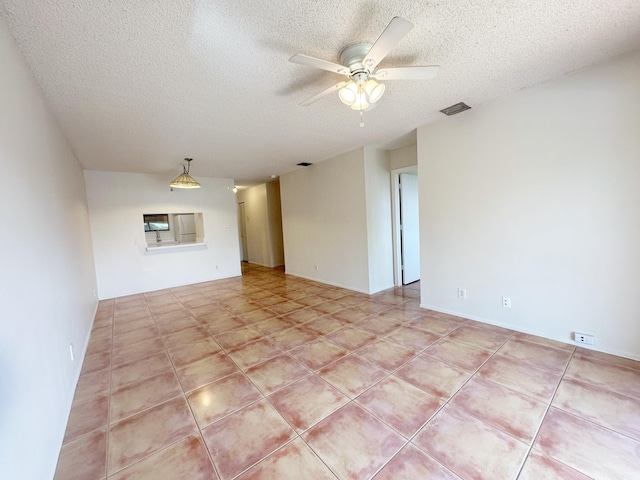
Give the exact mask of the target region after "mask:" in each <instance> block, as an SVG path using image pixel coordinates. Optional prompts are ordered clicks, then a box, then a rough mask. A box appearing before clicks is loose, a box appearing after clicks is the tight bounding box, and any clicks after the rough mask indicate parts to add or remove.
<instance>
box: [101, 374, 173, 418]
mask: <svg viewBox="0 0 640 480" xmlns="http://www.w3.org/2000/svg"><path fill="white" fill-rule="evenodd" d="M180 395H182V389H181V388H180V383H178V379H177V378H176V374H175V373H174V372H173V371H168V372H165V373H161V374H160V375H156V376H153V377H149V378H146V379H145V380H143V381H141V382H138V383H134V384H131V385H127V386H126V387H123V388H121V389H120V390H117V391H114V392H112V393H111V402H110V406H109V407H110V408H109V423H115V422H117V421H119V420H122V419H123V418H126V417H129V416H131V415H135V414H136V413H139V412H141V411H143V410H146V409H147V408H150V407H153V406H154V405H158V404H160V403H164V402H166V401H167V400H170V399H172V398H175V397H177V396H180Z"/></svg>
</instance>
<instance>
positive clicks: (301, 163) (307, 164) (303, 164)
mask: <svg viewBox="0 0 640 480" xmlns="http://www.w3.org/2000/svg"><path fill="white" fill-rule="evenodd" d="M309 165H313V163H307V162H300V163H298V166H299V167H308V166H309Z"/></svg>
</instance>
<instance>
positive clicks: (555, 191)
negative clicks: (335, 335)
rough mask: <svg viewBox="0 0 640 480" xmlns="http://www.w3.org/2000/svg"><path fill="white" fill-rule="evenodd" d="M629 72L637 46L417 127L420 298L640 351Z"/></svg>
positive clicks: (639, 183)
mask: <svg viewBox="0 0 640 480" xmlns="http://www.w3.org/2000/svg"><path fill="white" fill-rule="evenodd" d="M639 79H640V53H639V52H636V53H635V54H633V55H628V56H626V57H623V58H620V59H618V60H617V61H614V62H612V63H609V64H606V65H603V66H597V67H593V68H590V69H587V70H583V71H581V72H578V73H575V74H573V75H569V76H566V77H563V78H561V79H558V80H555V81H552V82H549V83H546V84H544V85H541V86H539V87H537V88H534V89H531V90H526V91H522V92H519V93H516V94H514V95H512V96H510V97H507V98H505V99H503V100H502V101H498V102H495V103H493V104H489V105H484V106H481V107H479V108H476V109H473V110H469V111H467V112H464V113H462V114H460V115H457V116H455V117H451V118H448V119H444V120H442V121H441V122H438V123H436V124H433V125H430V126H425V127H423V128H420V129H419V130H418V167H419V171H420V225H421V232H420V236H421V247H422V248H421V257H422V261H421V268H422V282H421V295H422V300H421V301H422V304H423V306H425V307H428V308H434V309H436V310H442V311H447V312H452V313H455V314H460V315H462V316H465V317H469V318H475V319H479V320H484V321H487V322H490V323H496V324H500V325H504V326H507V327H510V328H514V329H516V330H522V331H527V332H531V333H534V334H538V335H542V336H545V337H549V338H553V339H556V340H561V341H565V342H570V341H571V336H570V335H571V332H574V331H579V332H584V333H588V334H593V335H595V338H596V345H595V348H596V349H599V350H602V351H606V352H610V353H616V354H619V355H623V356H628V357H631V358H640V321H638V318H639V316H638V315H639V312H640V295H638V285H640V247H639V246H640V82H639V81H638V80H639ZM457 287H462V288H466V289H467V296H468V299H467V300H466V301H463V300H458V299H457V298H456V288H457ZM502 296H507V297H511V300H512V308H511V309H506V308H502V307H501V297H502Z"/></svg>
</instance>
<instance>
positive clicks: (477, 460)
mask: <svg viewBox="0 0 640 480" xmlns="http://www.w3.org/2000/svg"><path fill="white" fill-rule="evenodd" d="M412 443H414V444H415V445H416V446H417V447H418V448H420V449H421V450H423V451H424V452H426V453H427V454H429V455H430V456H432V457H433V458H434V459H435V460H437V461H438V462H439V463H441V464H443V465H444V466H445V467H447V468H448V469H449V470H451V471H452V472H453V473H455V474H456V475H458V476H459V477H461V478H474V479H482V480H485V479H486V480H495V479H497V478H509V479H512V478H516V476H517V474H518V471H519V470H520V467H521V466H522V463H523V462H524V459H525V456H526V454H527V450H528V447H527V445H525V444H524V443H521V442H519V441H518V440H516V439H514V438H513V437H511V436H509V435H507V434H506V433H503V432H501V431H500V430H498V429H496V428H493V427H490V426H489V425H487V424H485V423H483V422H481V421H480V420H478V419H476V418H474V417H472V416H470V415H468V414H466V413H464V412H463V411H461V410H458V409H457V408H455V407H452V406H446V407H444V408H443V409H442V410H440V412H438V414H437V415H436V416H435V417H434V418H433V419H431V420H430V421H429V423H427V425H426V426H425V427H424V428H423V429H422V430H421V431H420V432H419V433H418V435H416V437H415V438H414V439H413V440H412Z"/></svg>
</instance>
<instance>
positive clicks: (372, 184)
mask: <svg viewBox="0 0 640 480" xmlns="http://www.w3.org/2000/svg"><path fill="white" fill-rule="evenodd" d="M364 152H365V158H364V174H365V192H366V204H367V251H368V255H369V292H370V293H374V292H379V291H381V290H385V289H387V288H391V287H393V231H392V221H391V175H390V173H389V152H387V151H386V150H380V149H375V148H370V147H366V148H365V149H364Z"/></svg>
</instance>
